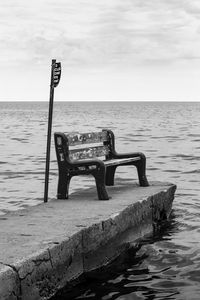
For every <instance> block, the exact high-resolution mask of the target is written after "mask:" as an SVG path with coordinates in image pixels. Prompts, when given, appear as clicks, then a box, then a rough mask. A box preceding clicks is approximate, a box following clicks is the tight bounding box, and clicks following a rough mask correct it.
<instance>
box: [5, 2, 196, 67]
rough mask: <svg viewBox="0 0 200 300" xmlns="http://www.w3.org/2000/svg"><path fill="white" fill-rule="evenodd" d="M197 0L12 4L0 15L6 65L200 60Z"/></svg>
mask: <svg viewBox="0 0 200 300" xmlns="http://www.w3.org/2000/svg"><path fill="white" fill-rule="evenodd" d="M199 14H200V3H199V1H196V0H190V1H189V0H185V1H184V0H151V1H147V0H145V1H140V0H109V1H107V0H101V1H100V0H99V1H94V0H85V1H84V0H76V1H73V0H59V1H55V0H35V1H32V2H30V1H25V0H16V1H14V0H10V1H9V3H8V2H6V4H4V5H2V7H1V15H0V20H1V21H0V22H1V26H0V37H1V43H0V51H1V58H0V60H1V63H4V62H5V63H6V64H8V63H10V64H11V65H12V64H16V65H20V64H21V63H34V64H43V63H44V62H45V63H46V61H47V60H48V61H49V60H50V59H51V58H52V57H58V58H59V59H61V60H65V61H68V62H69V64H74V65H110V64H111V65H112V64H123V65H124V64H125V65H130V64H145V63H147V62H154V63H159V62H162V63H163V62H173V61H177V60H190V59H199V53H200V42H199V38H200V18H199Z"/></svg>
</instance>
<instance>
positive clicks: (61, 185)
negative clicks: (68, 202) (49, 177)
mask: <svg viewBox="0 0 200 300" xmlns="http://www.w3.org/2000/svg"><path fill="white" fill-rule="evenodd" d="M70 180H71V176H69V175H66V173H65V174H64V173H60V174H59V179H58V193H57V199H68V197H69V195H68V193H69V184H70Z"/></svg>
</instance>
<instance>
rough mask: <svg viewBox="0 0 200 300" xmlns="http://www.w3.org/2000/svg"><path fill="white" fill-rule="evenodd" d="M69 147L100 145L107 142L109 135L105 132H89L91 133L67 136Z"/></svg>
mask: <svg viewBox="0 0 200 300" xmlns="http://www.w3.org/2000/svg"><path fill="white" fill-rule="evenodd" d="M66 136H67V139H68V144H69V146H72V145H73V146H75V145H80V144H89V143H98V142H102V143H103V142H105V141H107V134H106V132H104V131H101V132H89V133H81V134H79V133H74V134H66Z"/></svg>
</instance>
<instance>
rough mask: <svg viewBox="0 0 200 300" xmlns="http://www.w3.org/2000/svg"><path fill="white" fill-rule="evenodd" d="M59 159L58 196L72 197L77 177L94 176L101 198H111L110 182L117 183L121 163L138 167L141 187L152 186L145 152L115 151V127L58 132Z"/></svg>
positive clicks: (56, 138) (56, 140) (56, 144)
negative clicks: (79, 131)
mask: <svg viewBox="0 0 200 300" xmlns="http://www.w3.org/2000/svg"><path fill="white" fill-rule="evenodd" d="M54 139H55V148H56V155H57V162H58V170H59V178H58V193H57V198H58V199H68V196H69V195H68V192H69V184H70V180H71V178H72V177H73V176H78V175H90V174H91V175H93V176H94V177H95V180H96V187H97V193H98V198H99V200H108V199H109V196H108V194H107V190H106V185H114V175H115V170H116V168H117V167H118V166H126V165H133V166H135V167H136V168H137V172H138V178H139V183H140V186H148V185H149V184H148V181H147V178H146V157H145V155H144V154H143V153H141V152H133V153H123V154H119V153H117V152H116V150H115V137H114V133H113V132H112V131H111V130H108V129H104V130H102V131H101V132H91V133H83V134H79V133H70V134H64V133H60V132H56V133H54Z"/></svg>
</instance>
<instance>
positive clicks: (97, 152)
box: [69, 146, 109, 160]
mask: <svg viewBox="0 0 200 300" xmlns="http://www.w3.org/2000/svg"><path fill="white" fill-rule="evenodd" d="M108 152H109V149H108V147H107V146H99V147H91V148H83V149H81V150H80V149H75V150H70V151H69V158H70V159H71V160H80V159H87V158H94V157H105V156H106V155H108Z"/></svg>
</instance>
